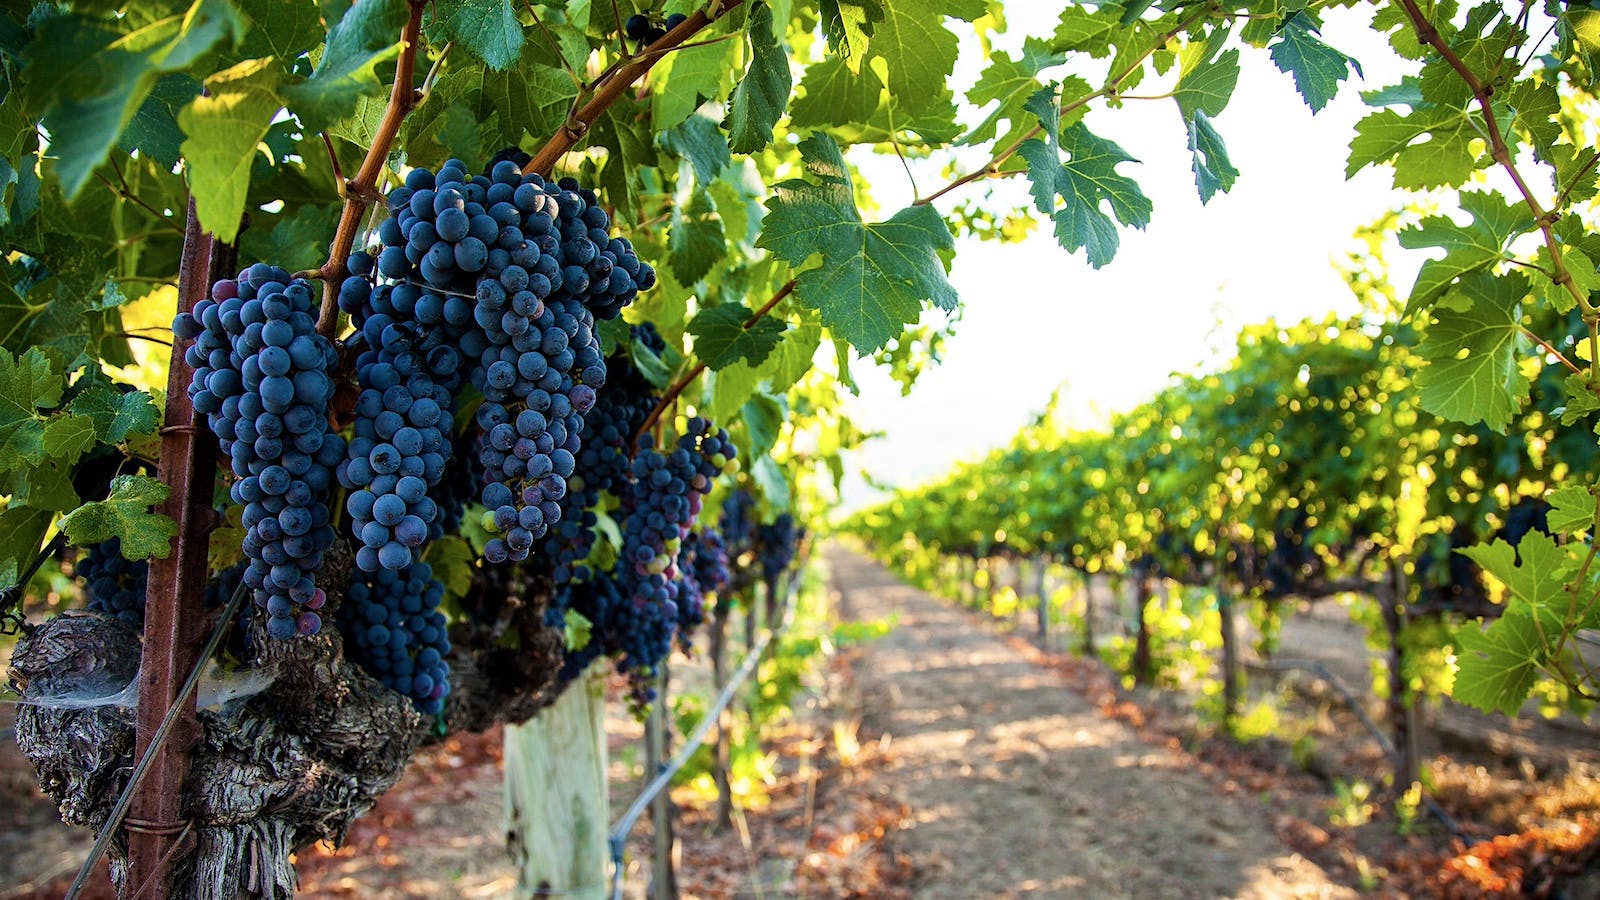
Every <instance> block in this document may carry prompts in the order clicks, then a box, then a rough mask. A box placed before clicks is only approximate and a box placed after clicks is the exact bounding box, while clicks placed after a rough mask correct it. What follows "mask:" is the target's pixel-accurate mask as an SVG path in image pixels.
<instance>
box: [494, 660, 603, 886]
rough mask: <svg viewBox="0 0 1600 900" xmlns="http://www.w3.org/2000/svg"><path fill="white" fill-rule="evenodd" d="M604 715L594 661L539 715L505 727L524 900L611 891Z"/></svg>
mask: <svg viewBox="0 0 1600 900" xmlns="http://www.w3.org/2000/svg"><path fill="white" fill-rule="evenodd" d="M605 713H606V703H605V676H604V674H603V672H602V668H601V667H600V666H592V667H590V670H589V672H588V673H586V674H584V675H583V676H582V677H581V678H579V679H578V680H577V681H575V682H573V683H572V684H571V685H569V686H568V687H567V690H566V692H565V693H563V694H562V695H561V697H560V699H558V700H557V701H556V702H555V705H553V706H551V707H549V708H548V709H545V710H544V711H543V712H541V713H540V714H539V716H538V718H535V719H532V720H530V721H528V722H526V723H525V724H522V725H507V726H506V734H505V791H506V820H507V821H506V843H507V845H508V846H507V849H508V850H509V851H510V852H511V857H512V860H513V861H514V862H515V864H516V866H517V896H519V897H539V896H559V897H563V898H567V897H572V898H578V900H600V898H604V897H605V896H607V893H606V874H607V865H608V863H609V860H610V854H609V848H608V845H607V843H606V829H607V827H608V825H609V823H610V821H611V810H610V800H609V794H608V789H607V782H606V767H607V759H606V719H605ZM521 803H526V805H519V804H521Z"/></svg>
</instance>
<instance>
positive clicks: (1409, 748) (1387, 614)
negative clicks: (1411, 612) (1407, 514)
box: [1378, 562, 1421, 790]
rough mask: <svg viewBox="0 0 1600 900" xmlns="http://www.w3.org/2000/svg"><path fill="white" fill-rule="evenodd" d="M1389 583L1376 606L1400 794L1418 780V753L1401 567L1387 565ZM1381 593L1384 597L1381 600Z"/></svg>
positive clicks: (1405, 591) (1407, 595)
mask: <svg viewBox="0 0 1600 900" xmlns="http://www.w3.org/2000/svg"><path fill="white" fill-rule="evenodd" d="M1389 574H1390V581H1389V585H1388V590H1387V592H1380V594H1379V597H1378V602H1379V604H1380V605H1382V607H1383V624H1384V630H1386V631H1388V632H1389V660H1388V668H1389V723H1390V727H1391V728H1392V729H1394V748H1395V752H1396V753H1397V754H1398V758H1397V759H1396V760H1395V785H1396V786H1397V787H1399V788H1400V789H1401V790H1404V789H1406V788H1408V787H1410V786H1411V785H1412V784H1414V783H1415V782H1416V780H1417V778H1418V769H1419V766H1420V764H1421V760H1420V758H1419V757H1420V755H1421V750H1420V748H1419V746H1418V738H1419V735H1418V726H1419V724H1420V723H1419V722H1418V720H1417V705H1416V703H1415V702H1414V700H1413V698H1412V697H1411V696H1410V694H1411V685H1410V683H1409V682H1408V679H1407V678H1406V674H1405V662H1406V658H1405V652H1406V651H1405V645H1404V644H1403V643H1402V642H1401V641H1402V638H1401V635H1402V633H1403V632H1404V631H1405V627H1406V618H1407V616H1406V602H1407V600H1408V599H1410V587H1411V585H1410V581H1409V579H1407V578H1406V572H1405V567H1404V566H1403V565H1402V564H1400V563H1398V562H1395V563H1390V564H1389ZM1383 593H1387V596H1384V595H1383Z"/></svg>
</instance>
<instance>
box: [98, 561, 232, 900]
mask: <svg viewBox="0 0 1600 900" xmlns="http://www.w3.org/2000/svg"><path fill="white" fill-rule="evenodd" d="M244 592H245V585H244V582H242V581H241V582H239V586H238V587H237V588H235V589H234V592H233V596H232V597H231V598H229V599H228V605H227V607H226V608H224V609H223V610H222V617H221V618H220V619H218V620H217V624H216V627H214V628H213V629H212V630H211V639H210V640H208V641H206V646H205V649H203V650H201V651H200V656H199V657H198V658H197V659H196V660H195V664H194V668H192V669H190V670H189V677H187V678H185V679H184V680H183V686H182V687H180V688H179V689H178V696H177V697H176V698H174V699H173V701H172V705H171V706H169V707H167V714H166V716H165V717H163V718H162V720H161V725H160V727H158V728H157V729H156V733H155V734H154V735H152V736H151V738H150V746H149V747H147V748H146V749H145V752H144V756H142V757H140V759H139V764H138V765H136V766H134V768H133V774H132V775H131V776H129V778H128V784H127V786H126V787H124V788H123V789H122V796H120V797H118V798H117V805H116V806H114V807H112V808H111V815H110V816H109V817H108V818H107V819H106V824H105V828H104V829H103V830H102V831H101V832H100V836H99V837H98V838H96V839H95V842H94V846H93V847H91V848H89V857H88V858H87V859H85V860H84V861H83V865H82V866H81V867H79V869H78V877H76V878H74V879H73V880H72V887H70V888H68V889H67V895H66V900H77V898H78V895H79V894H81V893H83V889H84V887H85V886H86V885H87V884H88V883H89V873H91V872H93V871H94V866H95V863H97V862H99V861H100V857H101V856H103V855H105V852H106V847H107V846H109V845H110V843H111V838H112V837H113V836H114V835H115V834H116V833H117V828H118V827H119V826H120V825H121V824H122V819H123V817H124V816H126V815H127V814H128V807H130V806H132V805H133V795H134V793H135V792H136V791H137V790H138V789H139V784H140V782H142V781H144V777H145V775H146V774H148V773H149V771H150V766H151V764H152V763H154V762H155V758H156V753H157V751H159V750H160V749H161V747H162V745H164V744H165V743H166V742H167V735H168V733H169V732H170V731H171V730H172V723H173V722H176V721H177V720H178V711H179V710H180V709H182V708H183V706H184V704H186V703H187V702H188V701H189V697H190V696H191V695H192V694H193V693H194V691H195V688H196V687H197V686H199V684H200V673H201V672H203V671H205V668H206V662H207V660H209V659H211V657H212V655H213V654H215V653H216V652H217V647H219V646H221V644H222V639H223V637H225V636H226V635H227V633H228V626H230V625H232V624H233V621H234V619H235V618H237V617H238V614H239V601H241V600H243V599H244ZM141 887H142V886H141Z"/></svg>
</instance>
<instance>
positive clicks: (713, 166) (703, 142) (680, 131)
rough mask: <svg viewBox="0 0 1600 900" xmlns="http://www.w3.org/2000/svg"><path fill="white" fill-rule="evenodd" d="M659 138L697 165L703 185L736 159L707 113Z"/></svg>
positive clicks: (697, 177)
mask: <svg viewBox="0 0 1600 900" xmlns="http://www.w3.org/2000/svg"><path fill="white" fill-rule="evenodd" d="M656 140H657V142H658V143H660V144H661V147H662V149H664V150H666V151H667V152H668V153H671V154H672V155H674V156H676V157H678V158H680V159H682V160H685V161H687V162H688V163H689V165H690V166H691V167H693V170H694V179H695V181H697V182H699V183H700V185H701V186H702V187H709V186H710V185H711V183H712V182H714V181H716V180H717V176H718V175H719V174H721V173H722V167H723V166H726V165H727V164H728V163H729V161H730V160H731V159H732V156H731V155H730V154H729V151H728V139H727V138H726V137H725V136H723V134H722V132H721V130H719V129H718V128H717V123H716V122H715V121H713V120H712V119H711V118H709V117H708V116H705V115H699V114H697V115H692V116H690V117H688V118H687V119H684V120H683V123H682V124H680V125H678V126H677V127H676V128H673V129H671V130H669V131H663V132H660V133H659V134H658V136H657V138H656ZM718 240H720V238H719V239H718ZM689 280H690V281H693V280H694V279H692V278H691V279H689Z"/></svg>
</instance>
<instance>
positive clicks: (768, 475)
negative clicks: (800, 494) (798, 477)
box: [750, 455, 789, 509]
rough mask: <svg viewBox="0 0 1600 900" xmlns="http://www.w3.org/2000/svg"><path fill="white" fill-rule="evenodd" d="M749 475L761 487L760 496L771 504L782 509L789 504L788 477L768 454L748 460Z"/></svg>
mask: <svg viewBox="0 0 1600 900" xmlns="http://www.w3.org/2000/svg"><path fill="white" fill-rule="evenodd" d="M750 477H751V478H753V479H754V480H755V483H756V486H758V487H760V488H761V496H763V497H765V498H766V499H767V502H768V503H770V504H772V505H773V506H775V507H777V508H779V509H784V508H786V507H788V505H789V479H787V478H785V477H784V475H783V470H782V469H780V468H778V464H777V463H776V462H774V461H773V459H772V457H771V456H770V455H769V456H758V457H756V458H755V459H753V460H751V462H750Z"/></svg>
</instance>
